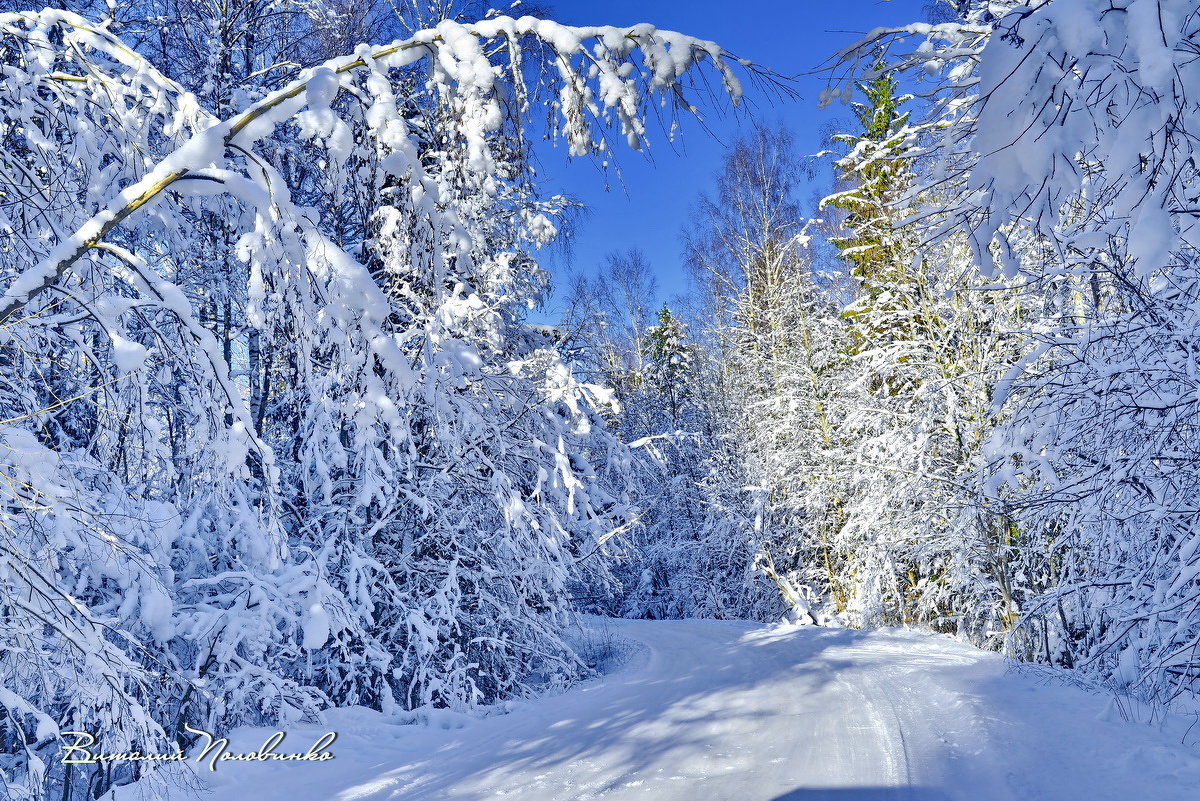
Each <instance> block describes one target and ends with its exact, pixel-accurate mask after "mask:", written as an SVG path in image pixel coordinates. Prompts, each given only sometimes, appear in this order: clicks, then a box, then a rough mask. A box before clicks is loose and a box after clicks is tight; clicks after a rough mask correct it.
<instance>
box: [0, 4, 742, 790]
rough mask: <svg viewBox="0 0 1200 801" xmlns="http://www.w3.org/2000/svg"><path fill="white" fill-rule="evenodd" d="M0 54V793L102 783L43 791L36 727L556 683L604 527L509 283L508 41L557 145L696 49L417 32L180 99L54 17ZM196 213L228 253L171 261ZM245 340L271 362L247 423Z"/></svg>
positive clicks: (74, 24) (76, 23) (570, 669)
mask: <svg viewBox="0 0 1200 801" xmlns="http://www.w3.org/2000/svg"><path fill="white" fill-rule="evenodd" d="M0 34H2V40H0V48H3V50H4V54H5V62H6V70H5V72H4V75H3V76H2V77H0V136H2V137H3V138H4V139H3V141H4V148H3V150H2V151H0V175H2V179H3V184H2V188H0V192H2V193H3V196H4V198H6V199H7V200H9V204H7V205H5V207H4V210H3V218H2V219H0V224H2V225H3V231H4V237H3V240H2V242H0V247H2V248H3V253H4V259H3V261H2V262H0V276H2V278H3V281H4V288H3V293H2V295H0V321H2V322H0V324H2V325H3V343H2V347H3V353H2V354H0V396H2V397H3V404H4V410H5V414H4V415H3V417H4V423H3V425H4V432H3V440H2V441H3V443H4V446H3V447H4V450H3V456H2V457H0V459H2V463H3V465H4V467H3V475H4V476H5V486H6V487H7V488H8V489H6V490H5V492H6V494H5V501H4V507H3V508H4V511H3V521H2V531H3V536H4V540H3V541H4V543H5V545H4V551H3V561H4V570H3V572H2V573H0V575H2V577H3V578H2V583H0V588H2V589H0V613H2V614H3V621H4V626H3V634H2V635H0V636H3V637H5V638H6V640H5V642H4V645H5V648H4V650H3V653H2V654H0V675H2V677H3V686H4V688H5V689H4V694H3V696H2V697H0V706H2V707H3V719H2V723H0V739H2V741H3V742H4V744H5V746H4V755H3V764H2V767H3V769H4V773H5V782H6V784H7V785H8V788H9V792H10V794H11V793H17V794H18V797H21V796H22V795H23V796H27V797H32V798H39V797H44V796H46V795H47V794H53V795H54V796H55V797H58V798H63V797H66V798H70V797H71V796H72V795H75V796H77V797H78V796H83V795H85V794H90V795H95V794H97V793H99V792H102V791H103V790H104V789H105V787H107V786H110V785H112V784H114V783H122V782H124V781H127V780H129V779H131V778H134V772H133V769H130V770H129V771H126V772H122V771H121V770H116V771H110V770H108V769H103V770H95V771H91V772H85V771H87V770H88V769H87V768H84V767H81V766H75V768H74V771H73V772H64V766H63V765H62V764H61V763H57V762H53V761H52V759H51V755H52V754H55V753H57V750H58V732H59V731H60V730H63V729H67V728H75V729H80V730H85V729H86V730H93V731H99V732H104V733H105V734H106V742H105V746H106V748H112V749H126V748H128V749H129V750H135V749H136V750H144V751H150V750H161V749H162V748H164V747H165V744H164V742H163V741H164V740H167V739H171V738H174V737H175V736H176V734H177V733H178V732H179V731H180V730H181V728H182V726H183V724H184V723H188V722H191V723H209V724H214V725H225V724H229V723H240V722H257V721H266V720H286V719H288V718H290V717H294V716H298V715H304V714H309V713H311V712H312V711H314V710H315V709H316V708H317V707H318V706H319V705H320V704H322V703H324V702H326V701H327V700H328V696H327V693H329V694H333V695H335V696H337V698H338V699H339V700H345V701H350V700H359V701H366V702H369V703H377V704H380V705H386V704H387V703H389V701H388V696H389V694H390V695H391V697H392V698H393V699H394V701H395V702H398V703H401V704H404V705H408V706H416V705H419V704H422V703H435V704H464V705H465V704H470V703H474V702H476V701H481V700H490V699H493V698H496V697H499V696H501V695H505V694H512V693H519V692H522V691H523V690H524V689H526V688H528V687H531V686H533V685H535V684H537V683H538V682H539V681H541V682H545V681H551V680H554V679H556V678H567V677H569V676H571V675H573V674H577V673H578V672H580V670H581V666H580V665H579V663H578V659H577V658H576V657H575V656H574V654H573V652H571V651H570V649H569V648H567V647H566V646H565V645H564V644H563V643H562V640H561V636H560V634H559V632H560V631H561V627H562V625H563V623H564V615H565V593H564V590H563V587H564V586H565V583H566V582H567V581H568V579H569V578H570V577H571V576H572V575H573V574H574V573H575V572H576V571H578V570H580V569H581V568H580V567H579V563H580V562H581V561H586V560H585V555H586V552H587V549H589V548H594V547H595V546H596V545H597V543H598V541H599V540H600V539H602V538H603V537H604V536H606V535H608V534H609V533H610V529H611V528H612V527H613V525H614V521H617V520H619V519H620V514H621V512H620V508H619V507H620V504H619V503H618V500H619V499H610V498H608V497H606V496H605V495H604V493H603V492H602V491H600V490H598V489H597V485H596V482H595V480H594V471H593V468H592V467H591V465H590V464H589V463H588V460H587V458H586V456H585V455H584V452H583V450H582V449H581V448H580V447H579V446H578V442H579V441H580V440H584V439H588V438H589V437H590V431H589V428H590V427H592V426H593V425H594V413H593V412H592V411H591V409H592V406H593V400H592V396H593V393H592V391H591V390H588V389H587V388H586V387H582V386H580V385H579V384H578V383H577V382H576V381H574V380H573V379H572V378H571V377H570V375H569V374H568V372H567V371H566V369H565V368H564V367H563V365H562V363H561V361H560V359H559V357H558V356H557V354H556V353H555V351H554V349H553V348H552V347H549V346H547V343H546V342H545V340H544V339H539V338H538V337H537V336H536V335H535V332H533V331H532V330H531V329H529V328H527V327H525V326H524V325H523V324H522V322H521V309H522V308H524V307H525V306H526V305H528V304H529V303H530V302H532V301H534V300H536V297H537V294H538V292H539V291H540V288H541V287H542V286H543V285H544V279H543V277H542V275H541V274H540V272H539V271H538V269H537V268H536V265H535V263H534V262H533V261H532V259H531V258H530V256H529V254H528V252H527V248H528V245H527V244H526V243H530V244H536V243H538V242H544V241H546V240H547V239H548V238H549V236H551V235H552V233H553V225H552V223H551V222H550V219H549V214H548V212H549V211H551V210H552V208H550V207H544V206H539V205H537V203H536V202H535V201H533V200H532V199H530V198H528V197H527V196H526V195H524V194H522V193H523V192H524V191H525V190H524V188H523V187H524V186H525V185H526V184H525V182H524V179H523V176H522V174H521V172H520V169H521V162H520V160H519V159H517V160H514V159H511V158H509V157H507V156H506V155H505V152H504V148H505V147H506V146H507V145H506V143H508V142H511V141H514V140H513V136H518V138H519V131H518V129H517V128H516V127H514V126H515V125H516V124H517V122H518V121H519V120H520V119H522V118H523V117H524V115H525V114H527V113H528V111H529V108H530V106H531V104H532V99H533V96H534V94H535V91H536V87H535V86H533V85H530V84H527V83H526V81H525V73H524V72H523V71H522V69H521V54H522V53H523V52H526V51H529V52H537V51H538V50H539V48H542V49H546V50H548V51H550V52H552V53H553V54H554V59H553V63H554V64H555V65H556V72H555V73H554V75H553V77H552V78H551V77H546V78H545V80H546V82H547V84H549V86H548V87H547V91H549V92H551V93H552V96H553V99H552V101H551V111H552V113H553V116H554V119H557V120H558V131H559V133H560V135H561V136H562V137H563V138H565V139H566V141H567V142H568V144H569V147H570V149H571V151H572V153H573V154H574V155H581V156H583V155H590V154H594V153H598V152H601V151H607V150H608V149H609V145H608V143H607V141H606V137H607V136H608V135H609V133H611V131H612V129H614V128H615V130H616V132H617V133H619V134H620V135H621V136H622V137H623V138H625V139H627V140H628V141H629V143H630V144H632V145H634V146H641V145H642V144H644V143H645V136H646V123H645V117H644V113H643V111H642V106H641V99H642V98H643V97H644V96H646V95H654V94H657V93H659V92H676V93H686V90H687V86H686V79H685V75H687V74H688V73H689V72H690V71H691V70H693V68H695V67H696V66H697V64H698V63H699V62H701V61H703V62H705V63H706V65H707V66H709V67H711V68H712V69H714V70H715V71H716V74H717V75H719V76H720V79H721V80H722V81H723V82H724V84H725V86H726V87H727V88H728V89H729V91H730V92H731V93H732V94H733V95H734V96H735V97H736V95H737V93H738V91H739V89H738V84H737V80H736V79H735V78H734V76H733V73H732V72H731V70H730V68H729V67H728V66H727V65H726V62H725V59H726V56H725V54H724V53H723V52H722V51H721V50H720V49H719V48H718V47H717V46H716V45H713V44H711V43H707V42H701V41H698V40H694V39H690V38H688V37H684V36H681V35H678V34H673V33H669V32H660V31H657V30H655V29H654V28H653V27H651V26H648V25H643V26H638V27H635V28H632V29H617V28H585V29H575V28H566V27H563V26H559V25H556V24H554V23H551V22H546V21H543V20H538V19H534V18H531V17H525V18H521V19H519V20H518V19H510V18H504V17H500V18H495V19H491V20H487V21H485V22H479V23H475V24H473V25H469V26H468V25H463V24H458V23H443V24H441V25H439V26H437V27H436V28H434V29H427V30H422V31H419V32H417V33H415V34H414V35H412V36H411V37H409V38H407V39H403V40H399V41H396V42H394V43H392V44H388V45H380V46H373V47H371V46H362V47H359V48H357V49H356V50H355V52H353V53H349V54H345V55H342V56H339V57H337V58H334V59H331V60H329V61H326V62H325V63H324V64H322V65H321V66H318V67H316V68H313V69H308V70H305V71H303V72H301V73H300V74H299V75H297V76H296V77H294V78H293V79H292V80H290V81H287V82H284V83H283V84H282V85H280V86H278V87H277V88H273V89H271V88H269V89H267V90H266V91H264V92H262V93H261V94H259V93H258V92H246V93H245V94H244V95H242V96H238V95H237V94H236V93H234V94H231V95H229V100H228V105H223V106H222V107H221V108H219V109H216V108H213V109H209V108H204V107H203V105H202V104H203V103H205V102H208V101H207V100H204V93H203V92H202V93H201V94H200V95H197V94H194V93H189V92H187V91H185V90H184V89H183V88H182V87H181V86H180V85H179V84H178V83H176V82H175V81H173V80H171V79H170V78H168V77H166V76H165V75H164V74H163V73H162V72H161V71H159V70H157V69H155V68H154V67H153V66H152V65H151V64H150V63H149V62H148V61H147V60H146V59H145V58H144V57H143V56H141V55H139V54H138V52H137V51H136V50H134V49H133V48H131V47H130V46H128V45H127V44H126V43H124V42H122V41H121V40H120V39H118V38H117V37H116V36H115V35H114V34H113V33H111V32H110V31H109V30H107V29H106V28H105V27H104V26H102V25H96V24H93V23H91V22H89V21H88V20H86V19H84V18H82V17H79V16H76V15H74V14H71V13H68V12H62V11H56V10H47V11H43V12H38V13H32V12H31V13H20V14H16V13H5V14H2V15H0ZM421 61H427V64H428V67H427V73H426V74H427V76H428V82H429V83H428V85H429V91H430V96H431V98H432V100H433V101H434V102H433V103H432V104H431V105H429V106H428V107H427V108H428V113H425V114H415V113H413V111H414V109H413V106H412V104H408V103H407V102H406V99H405V97H404V96H403V94H402V93H403V92H404V91H407V89H408V87H411V83H410V82H409V83H406V82H405V77H404V72H405V70H406V69H408V68H410V67H413V66H414V65H416V64H417V62H421ZM635 66H636V67H637V69H635ZM223 96H224V95H222V97H223ZM214 97H215V95H214ZM222 102H225V101H222ZM281 127H282V128H283V129H284V130H288V129H291V130H294V131H295V132H296V134H297V136H298V137H299V138H300V139H302V140H304V141H306V142H308V143H309V144H310V145H311V146H312V147H314V148H316V149H318V151H319V152H320V153H322V154H323V158H324V159H325V162H326V164H325V166H324V167H323V168H324V169H328V170H330V171H331V172H332V173H333V174H334V177H335V178H336V180H339V181H342V182H343V183H351V182H356V181H363V182H365V183H366V184H367V185H368V186H370V187H371V193H373V194H368V195H366V197H369V198H370V200H371V201H372V202H373V204H374V205H373V207H372V208H370V209H369V211H368V219H369V221H370V222H369V225H370V226H371V229H370V230H371V235H370V236H369V237H364V241H361V242H360V243H359V246H358V247H351V246H350V244H349V243H348V242H346V241H344V240H343V239H342V237H343V235H344V232H343V231H342V230H336V231H335V230H331V229H327V228H326V226H325V220H323V219H322V215H321V212H320V208H319V206H318V207H312V206H309V207H305V206H301V205H299V204H298V203H297V202H296V197H298V196H299V195H300V193H302V192H303V191H304V187H302V186H292V185H290V184H289V179H290V178H292V177H294V175H295V173H293V172H290V171H289V170H288V168H287V164H286V163H282V162H281V163H276V162H275V158H276V155H277V154H276V153H274V152H273V151H272V149H271V147H270V140H269V138H270V137H272V136H273V134H274V133H275V131H276V130H277V129H280V128H281ZM351 167H353V168H354V169H355V170H358V172H356V173H355V174H354V175H353V181H352V180H351V176H350V175H349V174H347V173H346V172H345V171H346V170H348V169H350V168H351ZM514 168H515V172H514ZM364 170H365V172H364ZM13 201H16V202H13ZM213 216H215V217H216V218H218V219H219V220H220V223H221V227H222V228H223V229H224V230H225V231H226V232H227V233H228V236H229V243H231V244H232V251H233V253H234V255H235V256H236V259H237V266H236V269H229V270H222V271H221V276H220V278H221V280H220V282H209V283H205V282H203V281H195V280H193V278H194V277H195V275H194V274H189V272H188V271H187V270H185V269H184V267H185V266H186V265H188V264H191V265H195V264H197V263H198V262H199V261H201V260H202V259H204V258H205V256H204V254H206V253H210V252H216V253H218V255H222V257H223V254H224V253H225V250H224V249H223V248H224V243H222V244H221V248H216V247H215V246H214V242H213V237H212V236H211V235H210V234H211V232H212V231H213V230H214V227H213V226H209V225H205V224H198V221H204V220H207V219H209V218H211V217H213ZM365 240H369V241H365ZM229 266H231V267H233V265H229ZM241 281H244V285H238V283H239V282H241ZM225 283H228V284H233V286H225ZM210 288H211V290H210ZM218 290H221V291H224V292H225V293H226V294H225V295H223V296H222V297H221V303H220V304H217V305H214V303H213V294H210V291H211V293H215V292H217V291H218ZM226 303H229V304H232V305H234V306H235V307H236V306H238V305H240V306H241V308H235V309H234V313H232V314H229V313H226V312H225V311H224V310H223V307H224V305H225V304H226ZM218 315H220V316H218ZM231 320H232V321H233V324H232V325H231V324H230V321H231ZM247 329H249V331H253V332H255V333H256V334H257V336H258V337H259V340H258V342H259V346H260V348H261V350H260V354H259V358H260V359H264V360H268V359H269V360H278V361H274V363H273V365H272V366H270V367H269V369H264V370H263V373H262V375H263V376H264V379H263V383H262V384H260V385H259V387H258V390H257V391H258V393H259V397H258V398H257V400H258V401H259V402H258V403H256V404H254V405H252V404H251V403H248V402H247V396H249V397H250V399H251V400H255V398H254V393H253V392H251V391H249V390H250V387H249V386H248V385H249V384H250V383H251V380H250V379H249V377H248V376H247V375H246V373H245V372H244V371H243V366H244V365H246V364H247V362H245V361H243V357H242V355H241V353H240V350H241V349H242V348H243V347H246V343H248V342H249V341H250V337H249V331H248V330H247ZM259 366H262V365H259ZM231 368H232V369H231ZM30 378H33V380H29V379H30ZM255 380H257V379H255ZM289 404H290V405H289ZM267 415H280V416H279V417H273V418H272V419H270V420H265V419H264V418H265V417H266V416H267ZM288 415H290V417H287V416H288ZM277 424H280V425H283V428H282V429H278V430H277V429H275V428H274V426H275V425H277ZM297 427H298V430H297ZM284 433H286V434H288V437H286V438H284V437H283V436H281V435H282V434H284ZM298 434H299V435H298ZM588 441H589V442H590V443H591V446H593V447H594V446H595V444H596V441H595V440H594V439H589V440H588ZM272 443H274V444H276V445H279V444H282V443H286V444H287V445H288V447H287V448H272V447H271V444H272ZM297 488H303V490H304V493H303V495H302V496H301V495H299V494H298V493H297ZM298 502H302V504H303V508H302V509H301V510H300V511H301V513H300V514H297V506H298ZM337 513H341V514H342V517H341V518H339V517H338V514H337ZM360 557H361V559H362V560H361V561H356V560H360ZM30 599H32V600H30ZM380 600H387V602H388V603H386V604H380V603H378V602H379V601H380ZM498 621H499V622H498ZM339 649H340V650H339ZM531 649H532V650H531ZM318 685H320V687H321V689H318ZM323 690H325V691H327V692H323ZM110 733H111V734H112V737H108V736H107V735H109V734H110Z"/></svg>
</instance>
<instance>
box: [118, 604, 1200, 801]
mask: <svg viewBox="0 0 1200 801" xmlns="http://www.w3.org/2000/svg"><path fill="white" fill-rule="evenodd" d="M604 625H606V626H607V627H608V628H609V629H610V630H611V632H612V634H613V635H615V636H616V637H618V638H624V639H627V640H632V641H636V642H637V643H641V644H642V645H643V646H644V648H641V649H637V650H636V652H635V653H634V654H633V655H632V656H631V657H630V658H629V661H628V663H627V664H625V665H624V666H623V667H622V668H620V669H619V670H617V671H615V672H613V673H611V674H610V675H608V676H606V677H604V678H603V679H600V680H597V681H594V682H591V683H589V684H587V685H585V686H583V687H579V688H576V689H573V690H571V691H570V692H568V693H566V694H563V695H560V696H557V697H552V698H546V699H542V700H539V701H535V702H529V703H524V704H520V705H518V706H516V708H515V709H514V710H513V711H512V712H511V713H510V714H507V715H499V716H495V717H490V718H487V719H484V720H478V721H474V720H473V721H467V722H465V724H463V725H461V726H460V727H459V728H454V727H452V726H451V727H449V728H443V727H441V726H440V725H438V724H439V723H451V724H453V723H461V720H459V719H454V718H447V719H444V720H439V721H434V725H433V726H431V727H419V726H411V725H410V726H401V725H396V724H394V723H387V722H386V721H385V719H383V718H382V717H380V716H376V715H374V714H373V713H371V714H368V713H366V712H365V711H359V712H357V713H355V712H352V711H351V712H347V711H340V712H335V713H333V714H332V715H331V718H330V724H329V725H328V726H326V727H325V728H333V729H336V730H338V731H339V735H340V736H339V739H338V741H337V742H336V743H335V745H334V746H332V748H331V749H330V750H331V751H332V752H333V753H334V754H335V755H336V758H335V759H334V760H332V761H329V762H324V763H317V764H295V763H275V764H266V765H262V764H258V765H255V764H250V765H243V764H233V763H225V764H221V765H219V766H218V767H217V769H216V771H215V772H214V773H208V772H207V771H205V772H204V773H205V774H206V775H207V776H208V777H209V778H208V779H207V781H208V782H210V783H211V786H212V788H213V789H214V790H215V793H214V794H213V795H206V797H207V798H210V799H212V801H235V799H236V801H383V799H405V801H408V800H410V799H411V800H412V801H416V800H417V799H439V800H440V799H479V800H481V799H512V800H515V801H543V800H546V799H554V800H558V799H562V800H564V801H567V800H570V801H575V800H576V799H578V800H579V801H583V800H584V799H604V800H605V801H621V800H623V799H650V800H651V801H672V800H673V799H679V800H680V801H717V800H718V799H737V801H754V800H755V799H763V800H764V801H785V800H786V801H818V799H820V800H823V801H900V799H912V800H913V801H949V799H962V801H1015V800H1016V799H1021V800H1022V801H1025V800H1029V801H1071V799H1079V801H1085V800H1086V801H1103V800H1105V799H1112V800H1113V801H1118V800H1119V801H1143V800H1144V801H1174V799H1179V800H1180V801H1184V799H1186V800H1187V801H1196V799H1198V798H1200V755H1198V753H1197V751H1196V750H1195V749H1194V748H1189V747H1186V746H1182V745H1180V744H1179V739H1180V736H1181V734H1182V724H1183V723H1185V721H1182V720H1174V721H1171V722H1170V724H1169V725H1168V726H1167V728H1166V729H1160V728H1155V727H1152V726H1148V725H1144V724H1138V723H1126V722H1123V721H1121V720H1120V719H1119V717H1118V716H1116V715H1114V714H1106V713H1105V709H1106V707H1107V706H1108V703H1107V701H1106V700H1105V699H1103V698H1100V697H1097V696H1094V695H1089V694H1087V693H1084V692H1082V691H1079V690H1075V689H1073V688H1070V687H1066V686H1062V685H1061V684H1059V683H1057V682H1054V683H1046V682H1044V681H1038V680H1035V679H1034V678H1033V677H1031V676H1029V675H1023V674H1013V673H1010V672H1007V671H1006V666H1005V663H1004V661H1003V660H1001V659H1000V658H999V657H997V656H995V655H994V654H988V653H984V652H980V651H977V650H975V649H973V648H971V647H969V646H966V645H962V644H960V643H957V642H955V641H953V640H951V639H949V638H945V637H934V636H929V635H923V634H917V633H910V632H859V631H846V630H834V629H818V628H790V629H764V628H762V627H756V626H754V625H751V624H746V623H731V622H714V621H664V622H647V621H609V622H607V623H605V624H604ZM322 730H323V729H320V728H312V729H303V730H300V729H294V730H292V732H291V733H290V735H289V744H290V745H293V746H296V747H297V748H296V750H303V748H305V747H307V745H308V743H309V741H311V740H315V739H316V736H317V735H318V734H320V732H321V731H322ZM263 737H264V732H263V731H262V730H257V731H243V732H240V733H239V735H238V737H237V738H236V739H235V741H234V743H233V746H232V748H233V750H236V749H238V748H244V750H253V749H254V748H255V747H256V746H257V744H258V743H261V742H262V739H263ZM256 741H257V742H256ZM185 797H187V796H186V795H185V794H184V793H183V792H182V791H181V792H180V793H178V794H176V795H173V796H172V799H173V800H174V799H179V800H182V799H183V798H185ZM118 801H121V799H120V797H119V796H118Z"/></svg>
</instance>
